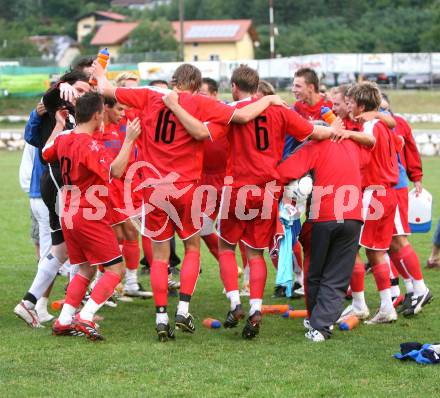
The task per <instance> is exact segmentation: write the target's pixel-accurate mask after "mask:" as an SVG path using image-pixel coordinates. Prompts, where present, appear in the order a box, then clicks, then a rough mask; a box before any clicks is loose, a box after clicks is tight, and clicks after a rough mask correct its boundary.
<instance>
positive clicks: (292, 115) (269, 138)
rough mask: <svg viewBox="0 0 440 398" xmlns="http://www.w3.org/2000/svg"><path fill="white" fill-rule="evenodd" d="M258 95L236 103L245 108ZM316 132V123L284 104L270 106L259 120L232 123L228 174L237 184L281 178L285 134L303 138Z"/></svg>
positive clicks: (260, 182) (259, 182)
mask: <svg viewBox="0 0 440 398" xmlns="http://www.w3.org/2000/svg"><path fill="white" fill-rule="evenodd" d="M257 100H258V99H257V98H247V99H244V100H241V101H238V102H237V103H235V104H232V105H234V106H236V107H237V108H242V107H244V106H246V105H248V104H250V103H252V102H254V101H257ZM312 132H313V125H312V124H311V123H309V122H308V121H307V120H305V119H303V118H302V117H301V116H300V115H299V114H298V113H297V112H295V111H293V110H291V109H287V108H285V107H282V106H269V107H268V108H267V109H266V110H265V111H264V112H263V113H261V114H260V115H259V116H258V117H257V118H256V119H254V120H252V121H250V122H248V123H246V124H236V123H233V124H231V126H230V128H229V132H228V138H229V142H230V149H229V157H228V167H227V173H226V174H227V175H228V176H232V177H234V183H233V186H234V187H241V186H243V185H249V184H255V185H261V184H265V183H266V182H269V181H272V180H278V179H279V175H278V172H277V170H276V167H277V165H278V162H279V161H280V160H281V158H282V155H283V146H284V138H285V135H286V133H287V134H289V135H291V136H293V137H294V138H296V139H297V140H298V141H304V140H305V139H306V138H307V137H308V136H309V135H310V134H312Z"/></svg>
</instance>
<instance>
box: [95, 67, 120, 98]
mask: <svg viewBox="0 0 440 398" xmlns="http://www.w3.org/2000/svg"><path fill="white" fill-rule="evenodd" d="M91 74H92V76H94V77H95V78H96V80H97V82H98V89H99V92H100V93H101V94H102V95H104V97H110V98H116V96H115V92H116V87H114V86H113V84H111V83H110V82H109V81H108V79H107V76H106V75H105V70H104V68H103V67H102V66H101V64H100V63H99V62H98V61H96V60H95V61H93V64H92V67H91Z"/></svg>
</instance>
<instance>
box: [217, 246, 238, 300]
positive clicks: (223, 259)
mask: <svg viewBox="0 0 440 398" xmlns="http://www.w3.org/2000/svg"><path fill="white" fill-rule="evenodd" d="M219 263H220V278H221V279H222V281H223V286H224V287H225V290H226V292H231V291H233V290H238V266H237V260H236V259H235V252H233V251H232V250H225V251H222V252H220V253H219Z"/></svg>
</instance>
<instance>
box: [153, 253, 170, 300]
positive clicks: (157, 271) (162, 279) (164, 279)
mask: <svg viewBox="0 0 440 398" xmlns="http://www.w3.org/2000/svg"><path fill="white" fill-rule="evenodd" d="M150 279H151V288H152V289H153V296H154V304H155V305H156V307H166V306H167V304H168V263H167V262H165V261H159V260H153V261H152V263H151V267H150Z"/></svg>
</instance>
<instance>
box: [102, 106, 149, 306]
mask: <svg viewBox="0 0 440 398" xmlns="http://www.w3.org/2000/svg"><path fill="white" fill-rule="evenodd" d="M124 119H125V106H124V105H122V104H119V103H118V102H116V100H115V99H113V98H106V99H105V100H104V128H103V131H99V132H97V133H96V134H95V136H94V138H96V140H97V141H99V142H100V143H101V144H102V145H103V146H104V148H105V149H106V150H107V151H108V153H109V156H110V157H111V158H112V159H114V158H115V157H116V156H117V155H118V153H119V151H120V150H121V147H122V145H123V142H124V139H125V134H126V127H127V120H126V119H125V120H124ZM135 149H136V148H135V147H134V148H133V152H132V154H131V156H130V162H129V166H130V165H131V164H133V163H134V161H135V156H136V155H135ZM126 177H127V176H126V175H125V174H124V182H122V181H121V180H114V181H112V183H111V184H109V190H110V192H109V196H110V201H111V203H112V221H111V224H112V226H113V230H114V231H115V233H116V237H117V239H118V241H119V243H120V244H121V245H122V255H123V257H124V262H125V266H126V272H125V284H124V288H123V293H124V295H126V296H128V297H143V298H149V297H152V293H151V292H147V291H145V289H144V288H143V287H142V285H141V284H140V283H139V281H138V278H137V270H138V267H139V259H140V249H139V241H138V232H137V230H136V228H135V227H134V225H133V224H132V223H131V221H130V217H131V216H133V215H134V214H131V212H132V211H136V209H138V208H140V206H141V204H142V199H141V198H140V201H138V202H136V199H138V198H137V197H136V196H134V195H132V193H131V192H132V182H131V181H128V178H126ZM134 177H137V174H136V173H135V174H134ZM139 183H140V178H139V181H136V182H135V183H134V186H137V185H138V184H139ZM124 189H125V190H128V191H129V192H130V194H129V195H126V193H125V192H124ZM127 198H128V201H130V200H131V203H125V200H127ZM116 209H121V211H118V210H116ZM125 210H126V211H127V212H125ZM100 277H101V274H100V272H99V271H98V274H97V279H99V278H100Z"/></svg>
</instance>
